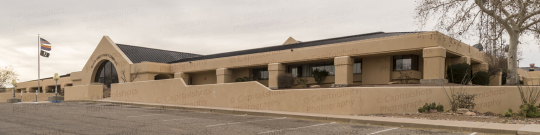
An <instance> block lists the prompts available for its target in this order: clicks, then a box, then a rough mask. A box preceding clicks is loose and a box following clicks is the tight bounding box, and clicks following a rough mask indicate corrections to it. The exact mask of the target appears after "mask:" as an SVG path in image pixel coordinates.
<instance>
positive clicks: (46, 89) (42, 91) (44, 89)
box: [41, 86, 49, 93]
mask: <svg viewBox="0 0 540 135" xmlns="http://www.w3.org/2000/svg"><path fill="white" fill-rule="evenodd" d="M48 90H49V87H47V86H41V93H47V91H48Z"/></svg>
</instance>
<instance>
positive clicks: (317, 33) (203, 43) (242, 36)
mask: <svg viewBox="0 0 540 135" xmlns="http://www.w3.org/2000/svg"><path fill="white" fill-rule="evenodd" d="M0 1H1V2H0V26H1V27H0V31H1V32H0V57H1V58H0V67H4V66H7V65H12V66H13V67H14V68H15V70H16V71H17V72H18V73H19V74H20V76H19V81H20V82H22V81H28V80H35V79H37V51H38V50H37V34H40V35H41V37H42V38H44V39H47V40H48V41H49V42H50V43H51V44H52V51H51V52H50V53H51V56H50V57H49V58H41V77H42V78H45V77H51V76H53V74H54V73H59V74H61V75H62V74H68V73H71V72H74V71H80V70H82V68H83V66H84V64H85V63H86V61H87V60H88V58H89V57H90V55H91V54H92V52H93V51H94V49H95V48H96V46H97V44H98V42H99V41H100V40H101V38H102V36H104V35H108V36H109V37H110V38H111V39H112V40H113V41H114V42H116V43H123V44H128V45H135V46H142V47H149V48H157V49H165V50H172V51H179V52H188V53H196V54H203V55H204V54H213V53H220V52H228V51H235V50H242V49H250V48H259V47H265V46H272V45H279V44H282V43H283V42H284V41H285V40H286V39H287V38H288V37H289V36H292V37H293V38H295V39H297V40H300V41H311V40H318V39H326V38H332V37H340V36H347V35H355V34H362V33H369V32H377V31H384V32H401V31H416V30H422V31H431V30H432V29H433V27H432V25H431V26H428V27H426V28H424V29H418V26H417V25H416V24H415V20H414V18H413V17H414V8H415V5H416V3H415V0H369V1H368V0H339V1H336V0H213V1H207V0H198V1H193V0H191V1H187V0H159V1H150V0H145V1H143V0H91V1H73V0H35V1H27V0H24V1H23V0H0ZM464 42H465V43H467V44H470V45H473V44H476V42H473V41H464ZM534 43H535V42H531V44H530V45H528V44H527V45H522V47H521V48H522V49H523V53H524V55H523V58H524V59H523V60H522V61H521V62H520V66H521V67H523V66H528V64H529V63H537V64H540V59H539V58H538V57H539V56H540V55H539V49H538V48H539V47H538V45H534Z"/></svg>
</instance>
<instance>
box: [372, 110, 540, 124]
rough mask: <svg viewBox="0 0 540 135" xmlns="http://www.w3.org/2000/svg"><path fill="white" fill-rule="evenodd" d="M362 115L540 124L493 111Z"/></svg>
mask: <svg viewBox="0 0 540 135" xmlns="http://www.w3.org/2000/svg"><path fill="white" fill-rule="evenodd" d="M362 116H374V117H394V118H411V119H430V120H450V121H471V122H489V123H507V124H540V118H524V117H520V116H512V117H503V116H502V115H501V114H494V113H491V112H487V113H478V114H477V115H476V116H467V115H462V114H456V113H447V112H437V113H393V114H368V115H362Z"/></svg>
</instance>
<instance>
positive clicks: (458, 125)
mask: <svg viewBox="0 0 540 135" xmlns="http://www.w3.org/2000/svg"><path fill="white" fill-rule="evenodd" d="M69 102H93V103H112V104H121V105H133V106H141V107H160V108H163V109H181V110H191V111H201V112H211V113H224V114H247V115H256V116H272V117H287V118H297V119H308V120H318V121H332V122H344V123H353V124H366V125H380V126H392V127H407V128H430V129H444V130H454V131H456V130H457V131H465V132H479V133H489V134H516V135H533V134H540V125H537V124H529V125H525V124H501V123H487V122H467V121H446V120H424V119H410V118H390V117H371V116H349V115H329V114H310V113H299V112H282V111H281V112H280V111H269V110H238V109H234V108H220V107H200V106H181V105H167V104H149V103H134V102H121V101H88V100H82V101H81V100H78V101H69Z"/></svg>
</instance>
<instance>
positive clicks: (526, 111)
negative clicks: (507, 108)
mask: <svg viewBox="0 0 540 135" xmlns="http://www.w3.org/2000/svg"><path fill="white" fill-rule="evenodd" d="M519 108H520V109H521V111H520V114H521V115H522V116H523V117H528V118H538V117H540V110H539V109H538V108H537V107H535V106H534V102H533V103H529V104H523V105H521V106H519Z"/></svg>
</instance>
